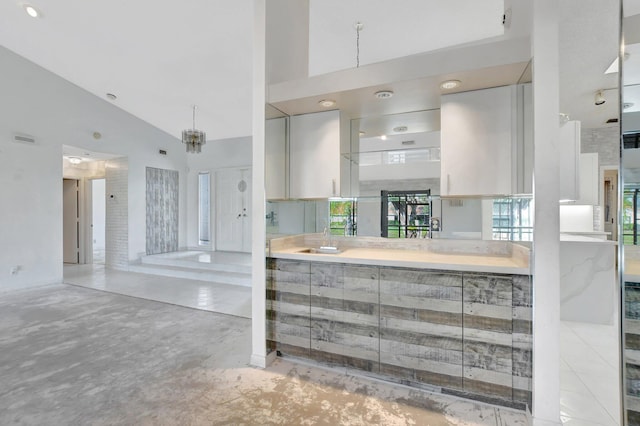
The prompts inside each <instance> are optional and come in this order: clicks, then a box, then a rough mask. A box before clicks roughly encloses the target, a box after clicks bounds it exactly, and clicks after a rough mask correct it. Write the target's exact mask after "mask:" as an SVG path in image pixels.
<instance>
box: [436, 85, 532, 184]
mask: <svg viewBox="0 0 640 426" xmlns="http://www.w3.org/2000/svg"><path fill="white" fill-rule="evenodd" d="M441 100H442V109H441V135H442V145H441V148H440V149H441V174H440V194H441V195H443V196H470V195H509V194H521V193H530V192H531V175H532V173H531V165H532V163H531V161H530V158H531V157H532V149H531V147H532V144H531V142H532V137H531V119H530V112H531V108H530V103H531V87H530V85H518V86H504V87H496V88H491V89H483V90H475V91H471V92H462V93H455V94H451V95H443V96H442V99H441Z"/></svg>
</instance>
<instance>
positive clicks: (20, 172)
mask: <svg viewBox="0 0 640 426" xmlns="http://www.w3.org/2000/svg"><path fill="white" fill-rule="evenodd" d="M0 69H2V79H0V93H2V102H1V103H0V117H1V118H0V182H1V183H3V185H2V195H3V197H2V198H3V201H2V205H3V208H2V209H0V210H1V213H0V238H1V239H2V244H1V245H0V289H4V288H9V287H25V286H30V285H36V284H39V283H49V282H59V281H61V279H62V174H63V172H62V145H63V144H66V145H71V146H76V147H80V148H82V149H85V150H89V151H96V152H105V153H110V154H116V155H122V156H126V157H127V158H128V164H129V191H128V197H129V201H130V202H129V205H128V209H127V216H128V218H127V220H128V228H129V229H128V236H129V237H128V240H127V251H128V253H127V254H126V255H127V257H128V258H129V259H130V260H133V259H135V258H136V257H137V256H138V254H139V253H143V252H144V251H145V244H146V242H145V232H146V227H145V221H146V216H145V215H146V207H145V190H146V188H145V174H144V173H145V167H146V166H152V167H159V168H167V169H173V170H178V171H179V172H180V185H181V186H180V191H181V196H180V211H181V214H180V235H181V240H185V234H186V214H183V212H185V208H186V154H185V153H184V149H183V147H182V146H181V143H180V141H178V140H177V139H175V138H174V137H172V136H170V135H168V134H166V133H164V132H162V131H160V130H159V129H157V128H155V127H152V126H151V125H149V124H147V123H145V122H143V121H141V120H139V119H137V118H136V117H134V116H132V115H130V114H128V113H126V112H124V111H122V110H121V109H119V108H117V107H116V106H114V105H112V104H111V103H109V102H107V101H105V100H102V99H100V98H98V97H96V96H94V95H92V94H90V93H88V92H86V91H84V90H82V89H80V88H78V87H77V86H75V85H73V84H71V83H69V82H67V81H66V80H63V79H61V78H60V77H58V76H56V75H54V74H52V73H50V72H48V71H46V70H44V69H43V68H41V67H39V66H37V65H35V64H33V63H31V62H29V61H27V60H26V59H24V58H21V57H20V56H18V55H15V54H14V53H12V52H10V51H8V50H7V49H5V48H2V47H0ZM94 131H99V132H100V133H102V138H101V139H99V140H95V139H94V138H93V137H92V134H93V132H94ZM14 132H22V133H26V134H30V135H33V136H35V137H36V139H37V144H36V145H35V146H28V145H24V144H18V143H14V142H13V141H12V134H13V133H14ZM159 148H163V149H166V150H167V151H168V155H167V156H162V155H159V154H158V149H159ZM185 241H186V240H185ZM15 265H21V270H20V271H19V272H18V273H17V274H16V275H13V276H11V275H9V273H8V271H9V269H10V267H11V266H15Z"/></svg>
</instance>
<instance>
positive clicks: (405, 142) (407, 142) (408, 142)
mask: <svg viewBox="0 0 640 426" xmlns="http://www.w3.org/2000/svg"><path fill="white" fill-rule="evenodd" d="M415 144H416V141H402V145H415Z"/></svg>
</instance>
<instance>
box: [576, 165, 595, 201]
mask: <svg viewBox="0 0 640 426" xmlns="http://www.w3.org/2000/svg"><path fill="white" fill-rule="evenodd" d="M598 175H599V170H598V154H597V153H588V154H580V197H579V198H578V200H577V201H576V204H588V205H593V206H595V205H598V204H599V197H598V180H599V179H598Z"/></svg>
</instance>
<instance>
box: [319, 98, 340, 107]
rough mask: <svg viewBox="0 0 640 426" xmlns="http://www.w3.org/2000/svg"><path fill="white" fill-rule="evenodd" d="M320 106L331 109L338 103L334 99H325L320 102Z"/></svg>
mask: <svg viewBox="0 0 640 426" xmlns="http://www.w3.org/2000/svg"><path fill="white" fill-rule="evenodd" d="M318 103H319V104H320V105H322V106H323V107H325V108H329V107H332V106H334V105H335V104H336V101H334V100H333V99H323V100H321V101H320V102H318Z"/></svg>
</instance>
